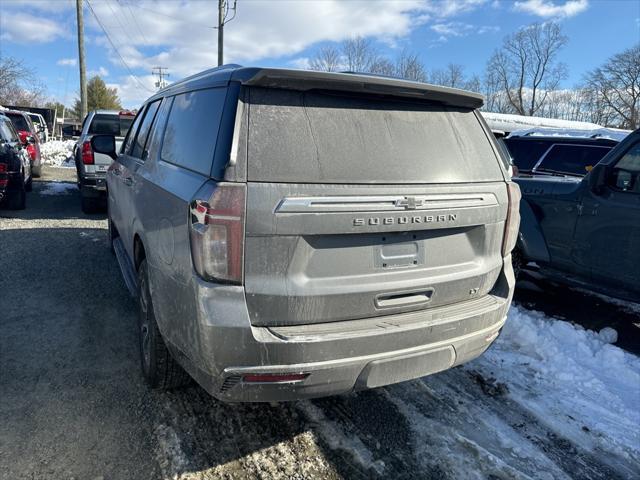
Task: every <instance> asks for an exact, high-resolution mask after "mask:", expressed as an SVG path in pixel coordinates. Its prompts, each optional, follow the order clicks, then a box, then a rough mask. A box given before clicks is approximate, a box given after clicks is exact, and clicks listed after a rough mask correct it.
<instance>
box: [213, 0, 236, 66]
mask: <svg viewBox="0 0 640 480" xmlns="http://www.w3.org/2000/svg"><path fill="white" fill-rule="evenodd" d="M230 1H231V0H218V66H220V65H222V64H223V63H224V55H223V50H224V48H223V47H224V26H225V25H226V24H227V23H229V22H230V21H231V20H233V19H234V18H235V17H236V6H237V3H238V0H233V7H231V9H230V8H229V2H230ZM229 10H233V15H232V16H231V18H227V15H228V14H229Z"/></svg>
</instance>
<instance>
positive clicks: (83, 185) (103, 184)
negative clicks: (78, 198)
mask: <svg viewBox="0 0 640 480" xmlns="http://www.w3.org/2000/svg"><path fill="white" fill-rule="evenodd" d="M80 192H81V193H82V196H83V197H92V198H100V197H105V196H106V194H107V176H106V174H104V175H96V174H85V175H84V176H83V177H82V179H81V182H80Z"/></svg>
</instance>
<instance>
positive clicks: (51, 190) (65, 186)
mask: <svg viewBox="0 0 640 480" xmlns="http://www.w3.org/2000/svg"><path fill="white" fill-rule="evenodd" d="M77 188H78V186H77V185H76V184H75V183H65V182H46V183H45V184H44V188H43V189H42V190H40V195H68V194H70V193H71V192H72V191H74V190H76V189H77Z"/></svg>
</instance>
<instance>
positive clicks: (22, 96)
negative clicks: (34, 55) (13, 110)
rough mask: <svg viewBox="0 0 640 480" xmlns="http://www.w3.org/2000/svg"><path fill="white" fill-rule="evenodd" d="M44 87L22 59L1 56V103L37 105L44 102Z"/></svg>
mask: <svg viewBox="0 0 640 480" xmlns="http://www.w3.org/2000/svg"><path fill="white" fill-rule="evenodd" d="M43 92H44V87H43V86H42V84H40V83H39V82H38V81H37V79H36V77H35V74H34V72H33V71H32V70H31V69H29V68H27V67H26V66H25V65H24V63H23V62H22V61H21V60H18V59H16V58H12V57H0V105H3V104H4V105H20V106H36V105H40V104H42V103H43V102H44V94H43Z"/></svg>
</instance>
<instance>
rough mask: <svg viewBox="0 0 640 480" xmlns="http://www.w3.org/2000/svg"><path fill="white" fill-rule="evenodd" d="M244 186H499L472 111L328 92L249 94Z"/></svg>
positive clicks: (495, 168) (257, 91) (495, 165)
mask: <svg viewBox="0 0 640 480" xmlns="http://www.w3.org/2000/svg"><path fill="white" fill-rule="evenodd" d="M249 103H250V109H249V131H248V132H249V133H248V151H247V153H248V158H247V160H248V167H247V168H248V170H247V174H248V178H249V180H257V181H270V182H309V183H314V182H316V183H458V182H477V181H495V180H502V179H503V176H502V171H501V169H500V166H499V160H498V158H497V157H496V154H495V152H494V150H493V148H492V146H491V142H490V140H489V138H488V137H487V135H486V134H485V131H484V129H483V128H482V126H481V124H480V122H479V121H478V119H477V118H476V116H475V113H474V112H473V111H472V110H468V109H461V108H453V107H445V106H441V105H434V104H425V103H418V102H412V101H402V100H390V99H381V98H374V97H358V96H352V95H342V94H337V93H336V94H334V93H333V92H319V91H311V92H299V91H291V90H280V89H267V88H257V87H253V88H251V89H250V91H249Z"/></svg>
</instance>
